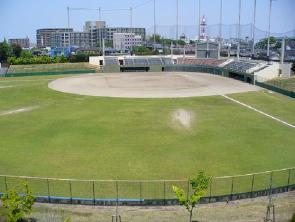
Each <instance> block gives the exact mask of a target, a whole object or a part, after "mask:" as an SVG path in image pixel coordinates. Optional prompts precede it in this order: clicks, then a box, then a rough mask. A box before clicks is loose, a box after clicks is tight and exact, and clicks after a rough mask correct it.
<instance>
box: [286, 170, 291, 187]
mask: <svg viewBox="0 0 295 222" xmlns="http://www.w3.org/2000/svg"><path fill="white" fill-rule="evenodd" d="M290 179H291V169H289V175H288V185H287V190H288V191H289V187H290Z"/></svg>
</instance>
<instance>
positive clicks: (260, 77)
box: [254, 63, 291, 82]
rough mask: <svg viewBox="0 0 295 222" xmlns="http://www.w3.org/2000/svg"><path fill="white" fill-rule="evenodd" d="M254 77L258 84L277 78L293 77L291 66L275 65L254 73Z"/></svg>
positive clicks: (285, 64)
mask: <svg viewBox="0 0 295 222" xmlns="http://www.w3.org/2000/svg"><path fill="white" fill-rule="evenodd" d="M254 75H255V79H256V81H258V82H265V81H268V80H270V79H273V78H277V77H284V78H289V77H290V76H291V64H290V63H284V64H280V63H273V64H271V65H269V66H267V67H266V68H264V69H262V70H260V71H258V72H254Z"/></svg>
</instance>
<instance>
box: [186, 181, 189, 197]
mask: <svg viewBox="0 0 295 222" xmlns="http://www.w3.org/2000/svg"><path fill="white" fill-rule="evenodd" d="M188 195H189V180H187V192H186V200H188Z"/></svg>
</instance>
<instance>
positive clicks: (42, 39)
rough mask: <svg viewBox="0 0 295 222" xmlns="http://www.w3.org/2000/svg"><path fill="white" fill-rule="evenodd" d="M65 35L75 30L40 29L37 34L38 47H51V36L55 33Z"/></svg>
mask: <svg viewBox="0 0 295 222" xmlns="http://www.w3.org/2000/svg"><path fill="white" fill-rule="evenodd" d="M58 32H61V33H65V32H73V29H72V28H70V29H67V28H49V29H38V30H37V33H36V38H37V47H38V48H43V47H51V35H52V34H53V33H58Z"/></svg>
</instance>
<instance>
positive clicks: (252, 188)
mask: <svg viewBox="0 0 295 222" xmlns="http://www.w3.org/2000/svg"><path fill="white" fill-rule="evenodd" d="M254 178H255V174H253V175H252V186H251V198H253V194H254V192H253V191H254Z"/></svg>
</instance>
